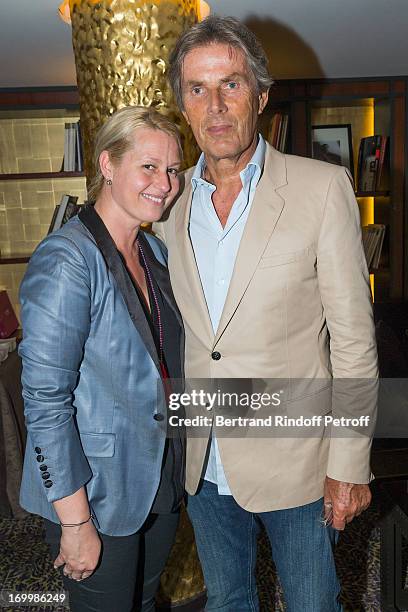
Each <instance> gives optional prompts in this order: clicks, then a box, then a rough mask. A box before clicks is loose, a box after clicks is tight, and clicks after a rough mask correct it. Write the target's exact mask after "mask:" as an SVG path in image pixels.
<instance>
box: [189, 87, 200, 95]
mask: <svg viewBox="0 0 408 612" xmlns="http://www.w3.org/2000/svg"><path fill="white" fill-rule="evenodd" d="M191 91H192V93H193V94H194V95H196V96H197V95H199V94H200V93H201V92H202V91H203V90H202V88H201V87H193V89H192V90H191Z"/></svg>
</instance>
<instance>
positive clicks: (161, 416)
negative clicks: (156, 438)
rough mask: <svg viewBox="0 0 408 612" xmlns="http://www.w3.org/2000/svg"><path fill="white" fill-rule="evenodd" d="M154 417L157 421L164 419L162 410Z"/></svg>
mask: <svg viewBox="0 0 408 612" xmlns="http://www.w3.org/2000/svg"><path fill="white" fill-rule="evenodd" d="M153 418H154V420H155V421H164V415H163V414H161V413H160V412H158V413H157V414H155V415H154V416H153Z"/></svg>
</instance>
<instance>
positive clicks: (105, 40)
mask: <svg viewBox="0 0 408 612" xmlns="http://www.w3.org/2000/svg"><path fill="white" fill-rule="evenodd" d="M69 1H70V12H71V22H72V43H73V47H74V54H75V64H76V72H77V82H78V90H79V104H80V117H81V131H82V136H83V144H84V161H85V173H86V176H87V178H88V180H89V179H90V177H91V176H92V175H93V172H94V169H93V162H92V151H93V138H94V136H95V133H96V132H97V130H98V128H99V127H100V125H101V124H102V123H103V121H104V119H105V118H106V117H108V116H109V115H110V114H111V113H113V112H114V111H115V110H117V109H118V108H121V107H122V106H130V105H141V106H154V107H155V108H157V110H159V111H161V112H163V113H164V114H166V116H168V117H169V119H172V120H173V121H175V122H176V123H177V124H178V125H179V126H180V129H181V133H182V137H183V149H184V155H185V166H190V165H192V164H193V163H194V162H195V161H196V158H197V149H196V145H195V142H194V139H193V136H192V134H191V132H190V129H189V128H188V126H187V125H186V123H185V121H184V119H183V118H182V117H181V115H180V113H179V112H178V109H177V108H176V106H175V103H174V99H173V95H172V92H171V89H170V86H169V84H168V82H167V79H166V67H167V62H168V57H169V53H170V51H171V49H172V47H173V45H174V43H175V41H176V40H177V38H178V37H179V36H180V34H181V33H182V32H183V31H184V30H185V29H187V28H189V27H191V25H193V24H194V23H195V22H196V21H197V19H198V10H199V7H200V4H201V3H200V2H199V1H198V0H155V1H150V2H148V1H146V0H69Z"/></svg>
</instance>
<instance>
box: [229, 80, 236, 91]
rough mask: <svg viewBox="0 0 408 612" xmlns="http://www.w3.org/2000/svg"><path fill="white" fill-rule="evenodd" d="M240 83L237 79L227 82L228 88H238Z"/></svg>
mask: <svg viewBox="0 0 408 612" xmlns="http://www.w3.org/2000/svg"><path fill="white" fill-rule="evenodd" d="M237 88H238V83H237V82H236V81H230V82H229V83H227V89H237Z"/></svg>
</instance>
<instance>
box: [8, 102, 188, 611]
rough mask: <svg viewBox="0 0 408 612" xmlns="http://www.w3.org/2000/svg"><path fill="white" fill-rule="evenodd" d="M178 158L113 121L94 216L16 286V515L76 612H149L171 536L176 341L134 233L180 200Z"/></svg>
mask: <svg viewBox="0 0 408 612" xmlns="http://www.w3.org/2000/svg"><path fill="white" fill-rule="evenodd" d="M180 160H181V147H180V141H179V136H178V132H177V129H176V127H175V126H174V125H173V124H172V123H171V122H169V121H168V120H167V119H166V118H164V117H163V116H161V115H159V114H158V113H157V112H155V111H153V110H150V109H143V108H138V107H130V108H124V109H122V110H120V111H118V112H117V113H115V114H114V115H112V116H111V117H110V118H109V119H108V120H107V121H106V123H105V124H104V125H103V127H102V128H101V130H100V132H99V134H98V136H97V139H96V145H95V162H96V163H95V166H96V167H97V168H98V170H97V174H96V176H95V179H94V181H93V183H92V186H91V189H90V200H95V205H94V206H90V205H89V206H87V207H85V208H84V209H83V210H82V211H81V212H80V214H79V215H78V216H77V217H75V218H73V219H72V220H70V221H69V222H68V223H67V224H66V225H64V227H63V228H62V229H61V230H59V231H57V232H55V233H53V234H51V235H49V236H48V237H47V238H46V239H45V240H44V241H43V242H42V243H41V244H40V245H39V247H38V248H37V250H36V251H35V253H34V255H33V256H32V258H31V260H30V263H29V266H28V270H27V273H26V275H25V278H24V280H23V283H22V286H21V293H20V298H21V305H22V323H23V333H24V339H23V341H22V343H21V345H20V355H21V357H22V360H23V395H24V402H25V414H26V424H27V430H28V440H27V449H26V456H25V463H24V474H23V482H22V488H21V504H22V506H23V507H24V508H26V509H27V510H28V511H29V512H33V513H36V514H40V515H41V516H43V517H44V518H45V519H46V521H45V523H46V537H47V541H48V542H49V544H50V545H51V550H52V553H53V555H54V556H53V558H54V559H55V562H54V564H55V567H62V568H63V574H64V585H65V588H66V589H67V590H68V591H69V595H70V604H71V610H72V611H73V612H76V611H80V612H84V611H88V610H95V611H98V612H104V611H105V610H106V612H112V611H115V610H118V611H119V610H120V612H126V611H128V610H132V609H133V600H134V597H136V600H137V603H138V605H139V608H138V609H142V610H143V611H148V610H154V595H155V592H156V590H157V587H158V584H159V579H160V574H161V572H162V570H163V568H164V565H165V562H166V559H167V556H168V554H169V551H170V548H171V545H172V542H173V539H174V534H175V531H176V527H177V522H178V508H179V504H180V502H181V499H182V495H183V478H184V464H183V461H184V458H183V457H184V452H183V451H184V449H183V444H182V441H181V438H180V437H178V438H174V437H173V438H172V439H168V440H166V418H165V415H166V397H165V396H166V392H168V385H169V380H168V378H169V377H170V378H172V379H180V378H181V377H182V365H181V364H182V358H183V355H182V353H183V350H184V335H183V331H182V323H181V318H180V315H179V312H178V310H177V307H176V304H175V302H174V298H173V294H172V291H171V287H170V284H169V278H168V274H167V268H166V256H165V251H164V247H163V246H162V244H161V243H160V242H159V241H158V240H157V239H156V238H154V237H152V236H150V235H147V234H145V233H144V232H143V231H141V230H140V225H141V223H142V222H153V221H157V220H158V219H159V218H160V217H161V216H162V214H163V211H164V210H165V208H166V207H167V206H168V205H169V204H170V203H171V201H172V200H173V199H174V197H175V196H176V194H177V193H178V190H179V179H178V176H177V173H178V169H179V167H180ZM173 384H175V383H173ZM137 575H138V580H139V582H138V584H139V583H140V584H139V586H138V587H136V582H137Z"/></svg>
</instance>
